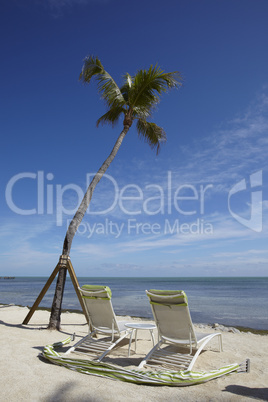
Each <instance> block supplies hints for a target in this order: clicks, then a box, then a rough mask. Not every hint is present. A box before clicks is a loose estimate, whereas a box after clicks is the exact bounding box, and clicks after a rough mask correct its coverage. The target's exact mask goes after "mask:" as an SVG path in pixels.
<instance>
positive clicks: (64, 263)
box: [22, 255, 89, 325]
mask: <svg viewBox="0 0 268 402" xmlns="http://www.w3.org/2000/svg"><path fill="white" fill-rule="evenodd" d="M61 268H65V269H67V270H68V272H69V275H70V278H71V280H72V284H73V287H74V290H75V292H76V295H77V297H78V300H79V302H80V305H81V307H82V310H83V313H84V314H85V317H86V320H87V322H88V317H87V314H86V309H85V305H84V301H83V299H82V296H81V294H80V292H79V283H78V280H77V277H76V274H75V272H74V268H73V265H72V263H71V260H70V257H68V256H67V255H61V256H60V259H59V262H58V264H57V265H56V267H55V269H54V271H53V272H52V274H51V275H50V277H49V278H48V280H47V282H46V284H45V286H44V287H43V289H42V290H41V292H40V294H39V296H38V297H37V299H36V300H35V302H34V304H33V306H32V307H31V309H30V311H29V313H28V314H27V316H26V317H25V319H24V321H23V323H22V324H24V325H26V324H28V322H29V321H30V319H31V317H32V315H33V313H34V312H35V310H36V309H37V307H38V306H39V304H40V303H41V301H42V299H43V297H44V296H45V294H46V292H47V291H48V289H49V287H50V285H51V284H52V282H53V281H54V279H55V277H56V276H57V273H58V272H59V270H60V269H61ZM88 323H89V322H88Z"/></svg>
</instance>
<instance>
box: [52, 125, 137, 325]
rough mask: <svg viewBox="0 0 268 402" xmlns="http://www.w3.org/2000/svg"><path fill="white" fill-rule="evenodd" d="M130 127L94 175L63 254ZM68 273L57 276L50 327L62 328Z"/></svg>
mask: <svg viewBox="0 0 268 402" xmlns="http://www.w3.org/2000/svg"><path fill="white" fill-rule="evenodd" d="M129 128H130V125H128V124H124V129H123V131H122V132H121V133H120V135H119V137H118V138H117V141H116V143H115V145H114V147H113V149H112V152H111V153H110V155H109V156H108V158H107V159H106V160H105V162H104V163H103V164H102V166H101V167H100V169H99V170H98V172H97V173H96V174H95V176H94V177H93V179H92V181H91V183H90V184H89V186H88V189H87V191H86V193H85V195H84V198H83V200H82V202H81V204H80V206H79V208H78V210H77V211H76V213H75V215H74V217H73V219H72V221H71V223H70V224H69V227H68V230H67V232H66V236H65V239H64V243H63V249H62V254H63V255H65V256H68V255H69V254H70V250H71V246H72V241H73V238H74V235H75V233H76V231H77V229H78V227H79V225H80V223H81V221H82V219H83V217H84V215H85V213H86V210H87V208H88V206H89V204H90V201H91V198H92V195H93V192H94V190H95V188H96V185H97V184H98V182H99V181H100V179H101V178H102V176H103V175H104V173H105V172H106V170H107V169H108V167H109V166H110V164H111V163H112V161H113V160H114V158H115V156H116V154H117V152H118V150H119V148H120V146H121V144H122V141H123V139H124V138H125V136H126V134H127V132H128V130H129ZM66 273H67V268H66V267H64V266H63V267H62V268H61V269H60V270H59V273H58V278H57V284H56V289H55V293H54V299H53V303H52V307H51V314H50V320H49V325H48V328H49V329H57V330H59V329H60V315H61V306H62V299H63V293H64V287H65V281H66Z"/></svg>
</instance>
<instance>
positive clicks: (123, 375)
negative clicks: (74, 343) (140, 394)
mask: <svg viewBox="0 0 268 402" xmlns="http://www.w3.org/2000/svg"><path fill="white" fill-rule="evenodd" d="M71 340H72V337H69V338H67V339H65V340H64V341H62V342H57V343H54V344H52V345H47V346H45V348H44V349H43V352H42V354H41V356H42V357H44V358H45V359H47V360H49V361H50V362H51V363H54V364H58V365H60V366H64V367H66V368H69V369H71V370H75V371H78V372H81V373H84V374H91V375H97V376H101V377H107V378H110V379H114V380H121V381H127V382H132V383H136V384H145V385H166V386H177V387H181V386H188V385H195V384H201V383H203V382H206V381H210V380H212V379H215V378H218V377H221V376H223V375H227V374H230V373H233V372H238V371H240V365H239V364H236V363H235V364H230V365H228V366H225V367H222V368H220V369H217V370H212V371H209V372H204V371H196V372H193V371H169V370H161V371H144V370H134V369H125V368H123V367H119V366H117V365H114V364H107V363H103V362H96V361H92V360H84V359H77V358H74V359H71V358H70V357H69V355H65V356H62V355H60V354H59V353H57V352H56V350H55V349H57V348H60V347H62V346H64V345H67V344H68V343H69V342H70V341H71Z"/></svg>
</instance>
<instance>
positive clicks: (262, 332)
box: [0, 303, 268, 335]
mask: <svg viewBox="0 0 268 402" xmlns="http://www.w3.org/2000/svg"><path fill="white" fill-rule="evenodd" d="M1 306H4V307H7V306H16V307H27V308H29V309H30V308H31V307H29V306H22V305H18V304H5V303H0V307H1ZM36 310H39V311H48V312H50V311H51V308H49V307H37V309H36ZM62 313H70V314H83V312H82V310H77V309H70V308H68V309H66V308H65V309H62ZM118 317H120V315H118ZM122 317H124V316H122ZM131 317H132V318H138V319H141V320H144V321H151V319H149V318H147V317H140V316H139V317H138V316H131ZM194 325H196V326H198V325H206V326H209V327H211V326H212V324H209V323H195V322H194ZM221 326H223V327H226V328H236V329H238V330H239V331H240V332H246V333H247V332H250V333H252V334H257V335H268V329H255V328H250V327H241V326H239V325H235V326H234V325H228V324H221Z"/></svg>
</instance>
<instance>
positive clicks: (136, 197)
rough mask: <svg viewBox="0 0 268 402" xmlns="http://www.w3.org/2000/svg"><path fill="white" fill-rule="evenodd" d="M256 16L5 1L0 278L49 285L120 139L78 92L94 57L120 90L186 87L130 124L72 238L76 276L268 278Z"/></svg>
mask: <svg viewBox="0 0 268 402" xmlns="http://www.w3.org/2000/svg"><path fill="white" fill-rule="evenodd" d="M267 12H268V3H267V1H265V0H258V1H254V0H251V1H249V0H239V1H238V0H224V1H220V0H218V1H216V0H213V1H210V0H203V1H198V0H187V1H186V0H185V1H171V0H167V1H165V2H160V1H158V0H154V1H151V0H149V1H147V0H143V1H140V0H137V1H135V2H134V3H133V2H128V1H123V0H43V1H39V0H24V1H23V2H21V1H17V0H6V1H3V2H2V4H1V15H0V20H1V21H0V30H1V38H2V42H1V74H0V80H1V99H0V102H1V119H0V130H1V158H0V163H1V179H0V185H1V192H0V194H1V198H0V214H1V227H0V238H1V242H0V250H1V266H0V275H16V276H27V275H38V276H48V275H50V273H51V272H52V270H53V269H54V267H55V265H56V264H57V261H58V258H59V256H60V254H61V250H62V243H63V240H64V236H65V232H66V229H67V224H68V220H70V219H71V218H72V216H73V213H74V211H75V208H76V207H77V205H78V201H79V197H80V196H81V194H82V193H83V192H84V191H85V189H86V184H87V181H88V179H89V177H90V175H91V174H92V173H94V172H95V171H96V170H97V169H98V168H99V167H100V165H101V164H102V162H103V161H104V160H105V158H106V157H107V156H108V154H109V153H110V151H111V149H112V147H113V144H114V142H115V140H116V138H117V136H118V135H119V133H120V131H121V129H122V127H121V126H120V124H119V125H118V126H117V127H115V128H111V127H108V126H107V127H99V128H96V120H97V119H98V118H99V117H100V116H101V115H102V114H103V113H104V112H105V107H104V104H103V103H102V101H101V100H100V99H99V96H98V94H97V91H96V86H95V85H94V84H92V85H90V86H83V85H82V84H81V83H80V82H79V79H78V78H79V73H80V71H81V68H82V64H83V60H84V58H85V57H86V56H87V55H89V54H92V55H96V56H98V57H99V58H100V59H101V61H102V63H103V65H104V67H105V68H106V70H107V71H109V72H110V74H111V75H112V76H113V77H114V78H115V79H116V80H117V82H118V84H120V83H121V77H122V75H123V74H124V73H126V72H128V73H130V74H134V73H135V72H136V71H137V70H138V69H143V68H148V67H149V66H150V65H151V64H155V63H158V64H159V65H160V66H161V67H162V68H163V69H164V70H165V71H175V70H179V71H180V72H181V74H182V76H183V78H184V84H183V87H182V88H181V89H179V90H174V91H172V92H170V93H169V94H166V95H164V96H163V98H162V101H161V103H160V104H159V106H158V108H157V110H156V112H155V114H154V116H153V121H154V122H156V123H157V124H158V125H160V126H162V127H164V129H165V131H166V133H167V142H166V144H164V145H163V147H162V149H161V152H160V154H159V155H158V156H156V155H155V154H154V152H152V151H151V149H150V148H149V147H148V145H147V144H145V143H143V142H142V141H140V139H139V138H138V136H137V134H136V132H135V127H134V126H133V127H132V128H131V130H130V132H129V133H128V135H127V137H126V138H125V140H124V142H123V144H122V146H121V148H120V150H119V153H118V155H117V157H116V159H115V160H114V162H113V163H112V165H111V166H110V168H109V170H108V171H107V176H106V177H104V178H103V179H102V180H101V182H100V183H99V185H98V187H97V189H96V191H95V193H94V195H93V200H92V204H91V206H90V210H89V211H88V213H87V214H86V216H85V218H84V220H83V222H82V224H81V226H80V228H79V230H78V232H77V234H76V236H75V239H74V241H73V245H72V250H71V254H70V256H71V260H72V263H73V265H74V268H75V270H76V273H77V276H267V267H268V249H267V237H268V236H267V234H268V226H267V217H268V213H267V209H268V191H267V187H268V186H267V179H268V169H267V151H268V137H267V133H268V73H267V72H268V54H267V48H268V26H267Z"/></svg>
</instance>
